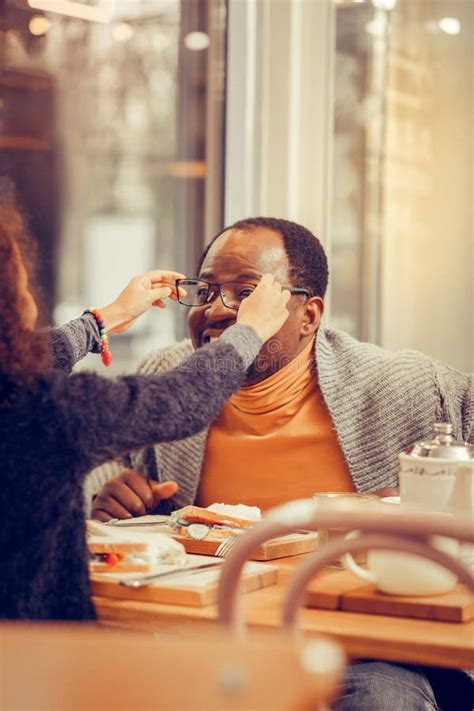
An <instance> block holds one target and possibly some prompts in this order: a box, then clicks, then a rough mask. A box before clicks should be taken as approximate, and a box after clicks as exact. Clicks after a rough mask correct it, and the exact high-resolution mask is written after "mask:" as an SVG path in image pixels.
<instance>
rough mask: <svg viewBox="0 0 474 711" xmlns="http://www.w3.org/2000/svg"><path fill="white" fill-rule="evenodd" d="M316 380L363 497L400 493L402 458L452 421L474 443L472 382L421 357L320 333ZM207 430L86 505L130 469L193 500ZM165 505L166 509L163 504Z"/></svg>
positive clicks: (173, 361) (140, 465)
mask: <svg viewBox="0 0 474 711" xmlns="http://www.w3.org/2000/svg"><path fill="white" fill-rule="evenodd" d="M315 349H316V364H317V377H318V378H319V385H320V388H321V392H322V395H323V397H324V400H325V402H326V405H327V407H328V409H329V412H330V413H331V417H332V420H333V423H334V427H335V429H336V432H337V436H338V439H339V443H340V445H341V448H342V451H343V453H344V456H345V458H346V462H347V464H348V467H349V470H350V472H351V475H352V478H353V481H354V485H355V488H356V490H357V491H361V492H367V491H373V490H376V489H379V488H382V487H386V486H395V487H396V486H398V454H399V453H400V452H401V451H402V450H403V449H405V448H406V447H407V446H408V445H410V444H411V443H413V442H415V441H416V440H419V439H423V438H427V437H430V436H431V433H432V428H433V423H434V422H435V421H437V420H439V421H449V422H451V423H452V424H453V426H454V432H455V434H456V436H457V437H458V438H460V439H464V440H466V441H469V442H474V426H473V419H474V387H473V376H472V374H471V375H466V374H463V373H460V372H458V371H456V370H454V369H452V368H450V367H448V366H446V365H443V364H441V363H439V362H436V361H433V360H431V359H430V358H428V357H427V356H425V355H423V354H421V353H418V352H416V351H399V352H396V353H391V352H388V351H385V350H383V349H381V348H379V347H378V346H374V345H372V344H368V343H361V342H359V341H356V340H354V339H353V338H351V337H350V336H348V335H347V334H345V333H343V332H341V331H335V330H329V329H324V328H320V329H319V331H318V335H317V338H316V346H315ZM191 352H192V345H191V342H190V341H189V340H187V341H183V342H182V343H180V344H178V345H176V346H172V347H170V348H166V349H164V350H160V351H157V352H155V353H152V354H151V355H149V356H148V357H147V358H146V359H145V360H144V361H143V362H142V364H141V365H140V366H139V369H138V372H139V373H144V374H145V373H146V374H151V373H163V372H165V371H167V370H169V369H170V368H173V367H174V366H176V365H177V364H178V363H180V362H181V360H182V359H183V358H185V357H186V356H188V355H189V354H190V353H191ZM207 432H208V430H204V431H202V432H200V433H199V434H197V435H194V436H193V437H188V438H187V439H184V440H181V441H179V442H168V443H164V444H158V445H156V446H154V447H150V448H146V449H144V450H141V451H139V452H135V453H134V454H132V455H130V456H128V457H125V458H124V459H123V460H122V461H120V462H111V463H108V464H106V465H104V466H102V467H101V468H99V469H96V470H94V471H93V472H91V474H90V475H89V478H88V480H87V482H86V503H87V502H89V503H90V500H91V497H92V496H93V494H94V493H97V492H98V491H99V490H100V489H101V488H102V486H103V484H104V483H105V482H106V481H108V480H109V479H111V478H112V477H113V476H115V475H116V474H118V473H119V472H120V471H121V470H122V469H123V468H124V466H131V467H133V468H134V469H137V470H138V471H141V472H143V473H144V474H145V475H146V476H148V477H150V478H153V479H157V480H159V481H165V480H168V479H174V480H176V481H177V482H178V484H179V487H180V489H179V492H178V493H177V494H176V496H175V498H174V500H173V501H172V502H171V503H170V504H169V505H170V506H171V507H173V508H179V507H181V506H185V505H187V504H190V503H192V502H193V501H194V499H195V496H196V492H197V487H198V484H199V478H200V474H201V468H202V462H203V457H204V451H205V444H206V438H207ZM162 506H163V505H162Z"/></svg>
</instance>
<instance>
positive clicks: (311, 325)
mask: <svg viewBox="0 0 474 711" xmlns="http://www.w3.org/2000/svg"><path fill="white" fill-rule="evenodd" d="M323 312H324V301H323V300H322V299H321V297H320V296H313V297H312V298H311V299H308V301H307V302H306V303H305V305H304V314H303V319H302V321H301V331H300V334H301V336H303V337H304V336H312V335H313V334H314V333H316V331H317V330H318V328H319V324H320V323H321V318H322V315H323Z"/></svg>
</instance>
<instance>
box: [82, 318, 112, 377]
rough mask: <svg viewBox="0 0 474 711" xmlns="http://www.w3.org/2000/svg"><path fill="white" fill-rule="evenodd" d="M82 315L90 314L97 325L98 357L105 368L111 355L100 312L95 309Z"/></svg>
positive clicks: (110, 360) (109, 361)
mask: <svg viewBox="0 0 474 711" xmlns="http://www.w3.org/2000/svg"><path fill="white" fill-rule="evenodd" d="M84 314H91V315H92V316H93V317H94V318H95V321H96V323H97V328H98V329H99V337H100V357H101V360H102V363H103V364H104V365H105V367H106V368H108V366H109V365H110V364H111V363H112V353H111V352H110V350H109V339H108V337H107V331H106V328H105V321H104V319H103V318H102V314H101V313H100V311H98V310H97V309H93V308H90V309H86V310H85V311H84V312H83V315H84Z"/></svg>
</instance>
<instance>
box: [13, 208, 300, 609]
mask: <svg viewBox="0 0 474 711" xmlns="http://www.w3.org/2000/svg"><path fill="white" fill-rule="evenodd" d="M27 245H28V235H27V234H26V230H25V228H24V225H23V224H22V221H21V219H20V218H19V216H18V214H17V213H15V212H14V211H11V210H6V209H2V210H1V211H0V432H1V437H0V462H1V468H2V487H1V494H0V502H1V503H0V508H1V511H2V527H1V533H0V561H1V570H2V575H1V579H0V618H3V619H5V618H6V619H18V618H23V619H35V620H40V619H41V620H45V619H48V620H92V619H94V616H95V615H94V609H93V605H92V601H91V597H90V591H89V582H88V554H87V547H86V543H85V522H84V511H83V495H82V487H83V482H84V479H85V477H86V474H87V472H88V471H89V470H91V469H92V468H93V467H96V466H97V465H99V464H100V463H102V462H105V461H106V460H107V459H109V458H110V457H114V456H116V455H119V454H123V453H125V452H128V451H130V450H131V449H135V448H141V447H143V446H146V445H151V444H154V443H157V442H165V441H170V440H174V439H180V438H183V437H188V436H190V435H193V434H195V433H197V432H199V431H200V430H202V429H203V428H204V427H206V426H207V425H208V424H209V422H210V421H211V420H212V419H213V418H214V417H215V416H216V415H217V413H218V412H219V410H221V409H222V407H223V405H224V403H225V402H226V400H227V399H228V398H229V397H230V396H231V395H232V394H233V393H234V392H236V391H237V390H238V389H239V388H240V387H241V385H242V383H243V381H244V378H245V373H246V370H247V369H248V368H249V366H250V365H251V364H252V362H253V360H254V359H255V357H256V356H257V354H258V352H259V351H260V349H261V346H262V343H263V342H265V341H266V340H267V339H268V338H270V337H271V336H272V335H273V334H274V333H276V332H277V331H278V329H279V328H280V327H281V325H282V324H283V322H284V321H285V320H286V318H287V316H288V310H287V308H286V303H287V301H288V299H289V297H290V294H289V292H287V291H284V290H282V288H281V285H280V284H279V283H278V282H277V281H275V279H274V277H273V276H272V275H271V274H267V275H266V276H265V278H264V279H262V282H261V284H260V285H259V287H258V289H256V290H255V292H254V293H253V294H252V295H251V296H249V298H248V299H245V300H244V301H243V302H242V304H241V307H240V310H239V313H238V317H237V323H236V325H235V326H234V327H233V328H232V329H229V330H228V332H227V333H226V335H225V336H224V337H223V338H221V339H219V341H218V342H216V343H212V344H209V345H208V346H207V347H206V348H202V349H200V350H199V351H198V352H197V353H196V354H194V355H192V356H191V357H190V358H188V359H186V360H185V361H184V362H183V363H181V364H180V365H179V367H178V368H176V369H173V370H171V371H170V372H168V373H166V374H164V375H158V376H156V375H155V376H143V375H136V376H127V377H121V378H115V379H109V378H104V377H101V376H99V375H96V374H93V373H75V374H72V375H69V373H70V371H71V369H72V367H73V366H74V364H75V363H76V362H77V361H78V360H80V359H81V358H82V357H84V356H85V355H86V354H87V353H89V352H91V351H93V352H101V354H102V356H104V354H105V355H106V354H107V352H109V351H108V345H107V340H106V339H105V332H104V328H105V327H106V328H107V330H108V331H109V332H114V331H116V332H118V331H124V330H126V329H127V328H129V327H130V325H131V324H132V323H133V322H134V321H135V320H136V319H137V318H138V317H139V316H140V315H141V314H142V313H144V312H145V311H146V310H147V309H148V308H150V307H151V306H152V305H158V306H161V307H163V306H164V305H165V304H164V302H163V299H165V298H166V297H170V298H175V299H176V298H177V296H178V292H177V288H176V286H175V284H174V280H176V279H177V278H179V277H182V276H183V275H181V274H178V273H176V272H171V271H166V270H154V271H151V272H148V273H146V274H142V275H140V276H137V277H135V278H134V279H132V281H131V282H130V284H129V285H128V286H127V287H126V288H125V289H124V290H123V291H122V293H121V294H120V295H119V296H118V298H117V299H116V300H115V301H114V302H113V303H112V304H110V305H109V306H107V307H105V308H103V309H100V311H96V310H91V312H88V313H84V314H83V315H82V316H81V317H80V318H79V319H76V320H74V321H71V322H70V323H68V324H66V326H64V327H62V328H59V329H53V330H51V331H49V332H45V331H38V330H36V322H37V314H38V309H37V305H36V300H35V298H34V296H33V295H32V293H31V290H30V286H29V276H28V268H27V259H26V255H27V253H28V251H29V250H28V246H27ZM109 353H110V352H109ZM176 490H177V485H176V484H175V483H174V482H164V483H163V484H161V485H160V486H159V487H155V488H154V489H153V490H150V495H151V496H153V497H154V500H155V501H156V503H157V502H158V500H159V498H160V497H161V496H163V498H166V497H168V496H170V495H171V494H173V493H175V492H176Z"/></svg>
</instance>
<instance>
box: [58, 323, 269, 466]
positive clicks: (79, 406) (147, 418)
mask: <svg viewBox="0 0 474 711" xmlns="http://www.w3.org/2000/svg"><path fill="white" fill-rule="evenodd" d="M261 345H262V344H261V340H260V339H259V338H258V336H257V334H256V333H255V331H254V330H253V329H252V328H250V327H248V326H240V325H235V326H232V327H231V328H229V329H227V331H226V332H225V333H224V334H223V335H222V336H221V337H220V339H219V341H217V342H216V343H213V344H210V345H208V346H205V347H203V348H200V349H199V350H198V351H196V352H195V353H193V354H192V355H191V356H190V357H189V358H187V359H186V360H185V361H183V363H181V364H180V365H179V366H178V367H177V368H174V369H173V370H171V371H169V372H167V373H164V374H162V375H157V376H139V375H135V376H125V377H122V378H117V379H115V380H110V379H107V378H103V377H100V376H98V375H95V374H92V373H87V374H86V373H78V374H73V375H72V376H71V377H69V378H66V379H65V378H61V379H60V380H59V381H58V382H57V383H56V384H54V383H52V392H51V397H53V399H54V404H55V407H56V411H57V416H58V426H59V427H61V430H62V431H63V432H64V438H65V441H64V445H65V446H66V447H70V448H71V451H72V452H73V454H74V457H75V458H76V459H77V458H78V457H79V458H80V459H81V460H82V462H83V468H84V473H85V472H86V471H88V470H89V469H91V468H92V467H94V466H97V465H98V464H100V463H102V462H104V461H107V460H108V459H110V458H112V457H114V456H117V455H119V454H121V453H124V452H129V451H131V450H134V449H137V448H140V447H144V446H146V445H149V444H154V443H156V442H166V441H171V440H174V439H182V438H185V437H189V436H190V435H193V434H195V433H196V432H199V431H200V430H202V429H203V428H204V427H205V426H206V425H207V424H208V423H209V422H210V421H211V420H212V419H213V418H214V417H215V416H216V415H217V414H218V412H219V411H220V410H221V408H222V407H223V405H224V404H225V402H226V400H227V399H228V398H229V397H230V396H231V395H232V394H233V393H234V392H235V391H236V390H238V389H239V388H240V387H241V385H242V382H243V380H244V376H245V371H246V369H247V368H248V367H249V365H250V364H251V363H252V362H253V360H254V359H255V357H256V356H257V354H258V352H259V350H260V348H261Z"/></svg>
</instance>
